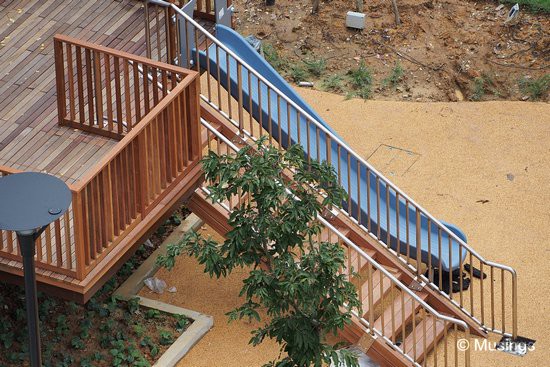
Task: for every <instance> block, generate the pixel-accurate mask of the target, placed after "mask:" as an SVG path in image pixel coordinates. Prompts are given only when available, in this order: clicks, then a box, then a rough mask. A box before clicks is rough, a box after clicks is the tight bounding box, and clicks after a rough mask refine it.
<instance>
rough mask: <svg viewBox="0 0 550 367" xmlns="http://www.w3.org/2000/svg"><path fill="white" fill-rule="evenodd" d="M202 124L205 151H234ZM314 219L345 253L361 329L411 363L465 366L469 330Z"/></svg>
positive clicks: (229, 203) (241, 198)
mask: <svg viewBox="0 0 550 367" xmlns="http://www.w3.org/2000/svg"><path fill="white" fill-rule="evenodd" d="M201 124H202V126H203V128H205V129H206V130H207V134H208V135H209V136H208V139H207V141H208V142H209V143H208V149H209V150H211V151H215V152H216V153H217V154H219V155H220V154H228V155H231V154H234V153H236V152H237V151H238V150H239V147H238V146H237V145H236V144H235V143H233V142H232V141H231V140H230V139H228V138H227V137H226V136H224V135H223V134H222V133H220V132H219V131H218V130H217V129H216V128H215V127H213V126H212V125H210V124H209V123H208V122H207V121H206V120H204V119H201ZM208 185H209V182H205V183H203V185H202V186H201V187H200V190H202V191H203V192H204V194H205V195H206V196H207V197H208V195H209V194H210V191H209V190H208ZM286 191H287V193H288V195H289V197H290V198H292V197H293V195H292V192H291V190H290V189H288V188H287V190H286ZM246 200H248V197H247V196H246V193H238V194H237V195H234V197H232V198H230V199H229V200H225V201H223V202H219V203H218V204H219V205H220V206H221V207H222V208H223V209H224V210H225V211H227V213H228V214H229V213H231V211H232V210H233V209H234V208H236V207H238V206H239V205H242V203H243V202H246ZM317 220H318V221H319V223H320V224H321V225H322V230H321V233H320V234H319V235H318V236H317V241H319V242H331V243H336V242H337V243H339V244H340V245H341V246H342V247H343V248H344V251H345V252H346V259H347V265H346V268H345V269H342V272H343V273H344V274H346V276H347V277H348V280H349V281H350V282H352V283H354V284H355V285H356V287H357V290H358V296H359V299H360V300H361V301H362V304H363V308H364V309H363V310H359V309H352V310H351V311H352V314H353V316H354V319H355V321H356V322H357V324H358V326H359V327H360V328H361V329H362V330H363V332H365V333H369V334H370V335H371V336H372V337H374V338H382V339H383V340H384V342H386V343H387V345H389V346H390V347H391V348H392V349H394V350H395V351H396V352H398V353H400V354H401V355H403V356H404V357H405V358H406V359H407V360H408V361H409V362H411V363H412V364H413V365H415V366H426V365H428V364H429V365H434V366H437V365H441V366H449V365H454V366H469V365H470V352H469V350H468V349H465V350H463V349H461V348H460V343H459V340H460V339H463V340H467V341H468V343H469V340H470V330H469V327H468V325H467V324H466V323H465V322H464V321H462V320H458V319H456V318H453V317H450V316H446V315H443V314H441V313H439V312H438V311H437V310H435V309H434V308H432V307H431V306H430V305H429V304H428V303H426V301H425V300H424V299H423V298H422V297H421V296H419V295H418V294H417V293H416V292H414V291H413V290H411V289H409V287H408V286H406V285H405V284H403V283H402V282H401V281H400V280H399V279H398V278H397V277H396V275H395V274H394V273H392V272H391V271H390V270H387V269H386V268H385V267H384V266H382V265H381V264H379V263H378V262H377V261H376V260H375V259H373V258H372V257H371V256H370V255H369V254H367V253H366V252H365V251H364V250H363V249H362V248H360V247H359V246H357V245H356V244H355V243H354V242H352V241H351V240H350V239H349V238H347V237H346V236H345V234H343V233H342V232H341V231H340V230H339V229H338V228H336V227H334V226H333V225H332V224H330V223H329V222H328V221H327V220H326V219H325V218H323V216H321V215H319V214H318V215H317ZM376 294H379V295H384V294H385V295H386V297H387V298H389V306H388V305H386V303H383V302H388V300H382V299H381V298H377V296H376ZM379 303H380V304H379ZM383 307H385V308H383ZM399 308H401V310H399ZM405 308H410V310H411V313H410V314H408V313H407V312H405ZM388 311H390V312H388ZM436 333H439V334H441V336H440V338H441V339H437V340H435V342H434V341H433V340H432V339H431V338H432V337H433V338H434V339H435V334H436ZM405 336H407V337H405ZM438 342H439V343H438Z"/></svg>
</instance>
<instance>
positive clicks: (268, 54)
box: [262, 43, 287, 71]
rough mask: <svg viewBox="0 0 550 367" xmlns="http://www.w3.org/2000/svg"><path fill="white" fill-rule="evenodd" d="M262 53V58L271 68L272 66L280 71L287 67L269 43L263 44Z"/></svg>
mask: <svg viewBox="0 0 550 367" xmlns="http://www.w3.org/2000/svg"><path fill="white" fill-rule="evenodd" d="M262 52H263V55H264V58H265V59H266V60H267V62H269V63H270V64H271V66H273V68H274V69H275V70H277V71H282V70H283V69H284V68H285V67H286V66H287V62H286V61H285V60H283V59H282V58H281V57H280V56H279V53H278V52H277V50H276V49H275V47H273V45H271V44H269V43H265V44H263V45H262Z"/></svg>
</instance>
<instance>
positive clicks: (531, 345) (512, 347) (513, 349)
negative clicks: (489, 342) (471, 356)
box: [496, 336, 535, 357]
mask: <svg viewBox="0 0 550 367" xmlns="http://www.w3.org/2000/svg"><path fill="white" fill-rule="evenodd" d="M496 349H497V350H499V351H501V352H505V353H509V354H513V355H515V356H520V357H523V356H524V355H526V354H527V352H528V351H530V350H534V349H535V340H534V339H529V338H525V337H523V336H518V337H516V338H515V339H512V337H509V336H503V337H502V339H500V341H499V342H498V344H497V345H496Z"/></svg>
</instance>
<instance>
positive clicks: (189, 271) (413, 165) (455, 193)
mask: <svg viewBox="0 0 550 367" xmlns="http://www.w3.org/2000/svg"><path fill="white" fill-rule="evenodd" d="M300 93H301V94H302V95H303V96H304V98H305V99H306V101H307V102H308V103H310V104H311V105H312V107H314V108H315V109H316V110H317V111H318V112H319V113H320V115H321V116H322V117H323V118H324V119H325V120H326V121H330V122H331V125H332V126H333V127H334V129H335V130H336V131H337V132H338V133H339V134H340V135H341V136H342V137H343V138H344V140H346V141H347V142H348V144H350V145H351V146H352V147H353V148H354V149H355V150H356V151H357V152H358V153H359V154H360V155H362V156H363V157H365V158H368V159H369V160H370V161H371V162H372V163H373V164H374V165H375V167H376V168H378V169H379V170H381V171H382V173H383V174H385V175H386V176H388V177H389V178H390V179H391V180H392V181H393V182H395V183H396V184H397V185H398V186H399V187H401V188H402V189H403V190H404V191H405V192H406V193H408V194H409V195H410V196H411V197H412V198H414V199H415V200H416V201H417V202H419V203H420V204H421V205H422V206H423V207H425V208H426V209H428V210H429V211H430V212H431V213H432V214H434V215H435V216H436V217H438V218H441V219H444V220H446V221H449V222H452V223H455V224H457V225H458V226H459V227H461V228H462V229H463V230H464V231H465V232H466V234H467V235H468V242H469V244H471V245H472V246H473V248H475V249H476V250H477V251H478V252H479V253H480V254H481V255H483V256H485V257H486V258H488V259H489V260H493V261H496V262H500V263H503V264H506V265H509V266H512V267H514V268H515V269H516V270H517V272H518V274H519V276H518V279H519V286H518V290H519V310H520V319H519V330H520V335H522V336H526V337H529V338H533V339H536V340H537V343H536V350H535V351H533V352H530V353H529V354H528V355H527V356H526V357H523V358H521V357H514V356H511V355H508V354H504V353H502V352H476V351H473V352H472V366H544V365H547V360H548V358H547V356H548V344H549V343H550V338H549V336H548V334H549V333H548V326H549V325H550V315H549V311H550V308H549V306H548V305H549V302H550V296H549V293H548V277H549V276H550V267H549V266H548V260H550V227H549V226H548V224H549V223H550V105H549V104H546V103H525V102H482V103H413V102H386V101H366V102H364V101H360V100H347V101H345V100H344V99H343V97H341V96H338V95H334V94H329V93H323V92H318V91H311V90H306V89H300ZM158 276H159V277H161V278H164V279H166V280H167V282H168V283H169V284H170V285H176V286H177V288H178V292H177V293H175V294H170V293H168V294H164V295H161V296H157V297H156V298H159V299H161V300H162V301H164V302H168V303H172V304H175V305H178V306H183V307H187V308H191V309H194V310H197V311H200V312H203V313H206V314H210V315H213V316H214V319H215V326H214V328H213V329H212V330H211V331H210V332H209V333H208V334H207V335H206V336H205V338H204V339H203V340H202V341H201V342H200V343H199V344H198V345H197V346H195V347H194V348H193V349H192V350H191V352H190V353H189V354H188V355H187V356H186V357H185V358H184V359H183V360H182V361H181V362H180V364H179V366H193V367H195V366H197V367H201V366H209V367H210V366H228V367H233V366H234V367H246V366H260V365H261V364H262V363H264V362H266V361H268V360H270V359H272V358H274V357H276V356H277V354H278V349H277V347H276V345H274V344H272V343H267V344H266V345H263V346H261V347H259V348H253V347H250V346H248V345H247V342H248V339H249V338H250V334H249V332H250V330H252V329H253V328H254V327H255V325H253V324H246V323H238V322H236V323H232V324H229V325H228V324H227V318H226V317H225V316H224V313H225V312H227V311H228V310H230V309H231V308H232V307H234V306H236V305H238V304H239V299H238V297H237V293H238V290H239V288H240V281H241V279H242V278H243V274H242V273H241V274H238V273H237V274H234V275H233V276H232V277H230V278H229V279H223V280H218V281H216V280H211V279H209V278H208V276H207V275H204V274H202V271H201V270H200V269H199V268H198V267H197V264H196V262H195V261H194V260H192V259H187V258H181V259H180V260H179V261H178V262H177V265H176V268H175V269H174V270H173V271H172V272H171V273H167V272H166V271H165V270H161V271H160V272H159V273H158ZM144 292H146V291H144ZM146 293H147V292H146ZM147 296H148V297H152V295H151V294H147ZM492 340H498V338H492Z"/></svg>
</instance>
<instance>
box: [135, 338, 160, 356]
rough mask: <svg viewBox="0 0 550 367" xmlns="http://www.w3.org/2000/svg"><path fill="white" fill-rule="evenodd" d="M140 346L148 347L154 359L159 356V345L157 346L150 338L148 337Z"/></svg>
mask: <svg viewBox="0 0 550 367" xmlns="http://www.w3.org/2000/svg"><path fill="white" fill-rule="evenodd" d="M140 344H141V346H142V347H146V348H148V349H149V354H150V355H151V356H152V357H156V356H157V355H158V354H159V347H158V345H156V344H155V343H154V342H153V340H152V339H151V338H150V337H148V336H146V337H145V338H143V340H142V341H141V343H140Z"/></svg>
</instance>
